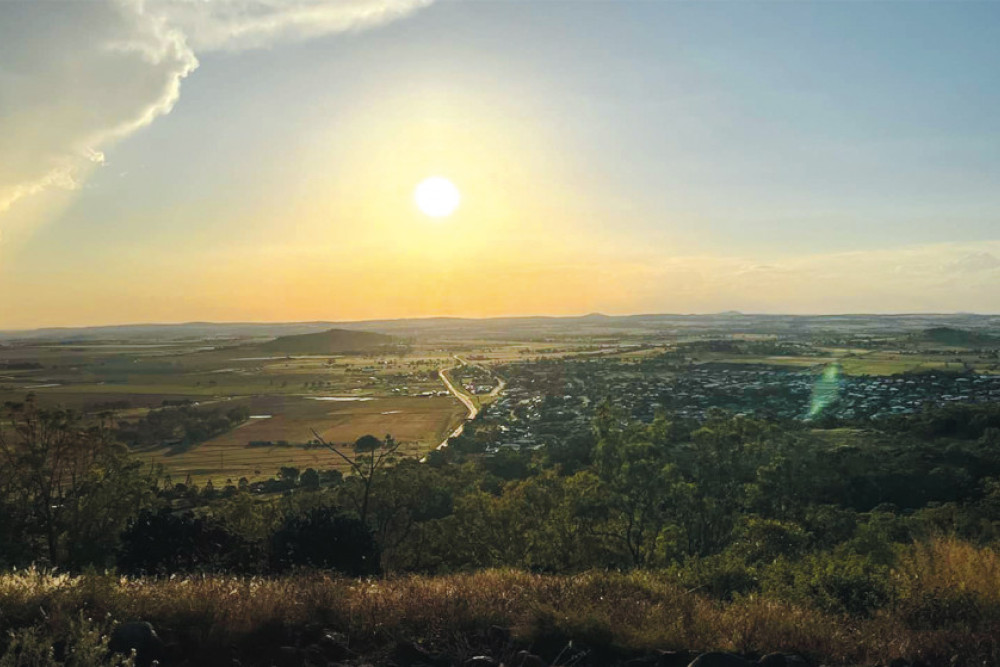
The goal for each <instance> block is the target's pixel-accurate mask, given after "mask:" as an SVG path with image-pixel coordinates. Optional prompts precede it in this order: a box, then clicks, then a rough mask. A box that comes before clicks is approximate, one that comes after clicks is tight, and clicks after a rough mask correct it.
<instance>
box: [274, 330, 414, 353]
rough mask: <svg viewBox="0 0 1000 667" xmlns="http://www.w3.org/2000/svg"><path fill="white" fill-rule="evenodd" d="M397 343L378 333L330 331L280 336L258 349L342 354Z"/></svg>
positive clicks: (370, 349)
mask: <svg viewBox="0 0 1000 667" xmlns="http://www.w3.org/2000/svg"><path fill="white" fill-rule="evenodd" d="M397 342H398V341H397V339H396V338H394V337H392V336H386V335H385V334H380V333H374V332H369V331H347V330H345V329H330V330H329V331H321V332H319V333H307V334H298V335H294V336H280V337H278V338H275V339H274V340H272V341H270V342H268V343H263V344H262V345H260V346H259V347H260V349H261V350H263V351H265V352H278V353H284V354H344V353H346V352H371V351H375V350H379V349H382V348H386V347H388V346H390V345H395V344H396V343H397Z"/></svg>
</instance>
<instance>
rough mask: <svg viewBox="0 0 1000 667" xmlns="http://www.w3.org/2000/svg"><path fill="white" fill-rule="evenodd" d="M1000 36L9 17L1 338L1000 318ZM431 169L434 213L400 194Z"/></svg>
mask: <svg viewBox="0 0 1000 667" xmlns="http://www.w3.org/2000/svg"><path fill="white" fill-rule="evenodd" d="M998 22H1000V3H997V2H969V1H962V2H946V1H941V2H809V1H808V0H803V1H801V2H749V1H746V2H744V1H729V2H724V1H712V0H692V1H685V2H679V1H678V2H670V1H666V0H663V1H657V0H646V1H642V2H633V1H630V0H614V1H611V0H608V1H587V0H566V1H558V0H536V1H532V0H520V1H513V0H496V1H486V0H435V1H431V0H208V1H205V0H169V1H168V0H146V1H145V2H143V1H142V0H78V1H74V2H56V1H53V0H37V1H32V0H23V1H22V0H5V1H4V2H0V328H6V329H12V328H30V327H37V326H73V325H94V324H111V323H129V322H183V321H195V320H210V321H298V320H357V319H374V318H393V317H426V316H442V315H447V316H469V317H487V316H501V315H532V314H548V315H571V314H584V313H588V312H604V313H608V314H626V313H640V312H642V313H668V312H669V313H687V312H697V313H706V312H718V311H724V310H740V311H744V312H771V313H844V312H869V313H878V312H991V313H995V312H1000V289H998V288H1000V187H998V186H1000V114H998V113H997V112H996V110H997V109H998V108H1000V77H998V76H997V74H996V72H997V70H998V66H1000V40H997V39H996V38H995V36H996V31H997V28H998ZM435 175H439V176H444V177H447V178H448V179H450V180H451V181H453V182H454V183H455V185H456V186H457V187H458V188H459V190H460V191H461V193H462V203H461V206H460V207H459V209H458V210H457V211H456V212H455V213H454V214H453V215H451V216H450V217H447V218H429V217H427V216H425V215H423V214H422V213H421V212H420V211H419V210H418V209H417V207H416V206H415V205H414V202H413V197H412V193H413V189H414V187H415V186H416V185H417V184H418V183H419V182H420V181H421V180H423V179H424V178H426V177H429V176H435Z"/></svg>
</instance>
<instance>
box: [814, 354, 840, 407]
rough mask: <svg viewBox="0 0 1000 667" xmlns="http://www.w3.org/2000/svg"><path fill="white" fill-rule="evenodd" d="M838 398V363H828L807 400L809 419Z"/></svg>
mask: <svg viewBox="0 0 1000 667" xmlns="http://www.w3.org/2000/svg"><path fill="white" fill-rule="evenodd" d="M839 398H840V364H836V363H835V364H830V365H829V366H827V367H826V368H825V369H823V373H822V375H820V376H819V378H818V379H817V380H816V384H814V385H813V388H812V399H811V400H810V401H809V415H808V416H809V419H813V418H815V417H818V416H819V415H820V414H822V412H823V410H825V409H826V408H827V407H828V406H829V405H832V404H833V403H836V402H837V400H838V399H839Z"/></svg>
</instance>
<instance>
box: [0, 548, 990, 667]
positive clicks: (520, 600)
mask: <svg viewBox="0 0 1000 667" xmlns="http://www.w3.org/2000/svg"><path fill="white" fill-rule="evenodd" d="M890 576H891V578H892V581H891V585H892V588H893V590H894V592H895V598H894V601H893V602H892V603H891V604H890V605H887V606H885V607H883V608H882V609H880V610H878V611H877V612H876V613H874V614H872V615H869V616H864V617H854V616H848V615H838V614H832V613H830V612H825V611H822V610H820V609H819V608H818V607H814V606H811V605H809V604H808V603H803V602H801V601H800V602H791V601H787V600H781V599H775V598H772V597H762V596H745V597H737V598H736V599H735V600H731V601H721V600H718V599H712V598H709V597H706V596H704V595H703V594H701V593H698V592H692V591H690V590H685V589H683V588H681V587H680V586H678V585H677V584H676V583H675V582H674V580H672V579H670V578H668V576H667V575H664V574H662V573H657V572H652V571H636V572H631V573H608V572H589V573H584V574H579V575H574V576H556V575H541V574H530V573H526V572H521V571H513V570H488V571H481V572H476V573H469V574H454V575H447V576H437V577H425V576H406V577H396V578H389V579H360V580H359V579H344V578H336V577H331V576H328V575H325V574H319V573H303V574H298V575H292V576H286V577H279V578H244V577H227V576H190V577H175V578H170V579H130V578H120V577H117V576H114V575H110V574H98V573H92V574H86V575H81V576H69V575H65V574H59V573H51V572H42V571H39V570H26V571H19V572H12V573H7V574H3V575H0V611H2V614H0V626H2V628H0V629H2V630H3V634H4V635H5V636H6V635H7V633H8V631H10V630H13V629H17V628H23V627H29V626H36V627H48V628H50V629H51V630H52V631H53V632H56V631H58V629H59V628H60V627H65V626H66V625H68V624H70V623H72V622H73V619H77V618H79V615H80V613H81V612H83V613H84V614H86V615H88V616H91V617H94V618H110V619H115V620H118V621H127V620H134V619H142V620H148V621H150V622H152V623H153V624H154V625H155V626H156V627H157V628H158V629H159V630H160V631H161V632H162V633H165V634H166V635H167V636H168V637H169V638H172V639H173V640H174V641H176V642H178V643H179V644H180V645H183V646H185V647H191V648H197V649H198V650H202V649H206V648H212V647H215V648H219V647H227V646H234V645H239V644H241V643H243V642H246V641H249V640H250V638H253V637H254V636H255V635H259V634H260V633H262V632H265V631H267V630H268V629H269V628H270V629H274V628H275V627H280V628H285V629H295V628H298V627H304V626H306V625H308V624H320V625H322V626H323V627H327V628H330V629H333V630H336V631H338V632H341V633H343V634H344V635H345V636H346V637H347V640H348V641H349V643H350V644H351V645H352V646H353V647H355V648H356V649H357V650H359V651H374V650H379V647H380V646H381V647H384V646H389V645H391V644H392V643H393V642H395V641H397V640H400V639H407V640H420V641H425V642H429V643H437V644H439V645H442V646H445V645H447V644H448V642H453V641H455V640H456V638H459V637H462V636H465V635H469V634H470V633H476V632H481V631H483V630H484V629H486V628H488V627H490V626H493V625H500V626H504V627H508V628H511V629H512V630H513V632H514V634H515V636H516V637H518V638H520V639H521V640H523V641H524V642H526V643H530V642H540V641H543V640H544V638H545V637H546V636H557V637H565V638H573V639H576V640H578V641H583V642H591V643H603V644H607V645H609V646H615V647H620V648H624V649H634V650H637V651H639V650H650V649H654V648H656V649H694V650H713V649H714V650H729V651H739V652H758V653H762V652H769V651H776V650H777V651H790V652H798V653H802V654H805V655H808V656H811V657H813V658H815V659H817V660H822V661H827V662H831V663H839V664H873V663H875V662H883V663H885V662H888V661H889V660H891V659H892V658H895V657H906V658H910V659H915V658H921V659H924V660H926V661H928V662H930V663H931V664H948V663H949V662H950V661H952V660H953V659H954V660H955V661H957V662H958V663H961V664H1000V649H998V644H997V639H995V638H997V637H1000V554H998V553H997V552H996V551H995V550H994V549H992V548H984V547H976V546H973V545H970V544H967V543H964V542H960V541H956V540H936V541H931V542H927V543H922V544H916V545H912V546H910V547H907V548H906V549H904V550H903V551H902V553H901V554H900V556H899V558H898V561H897V566H896V567H895V569H893V570H892V572H891V575H890Z"/></svg>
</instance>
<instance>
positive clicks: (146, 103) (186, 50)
mask: <svg viewBox="0 0 1000 667" xmlns="http://www.w3.org/2000/svg"><path fill="white" fill-rule="evenodd" d="M429 1H430V0H152V1H148V2H147V1H144V0H88V1H86V2H58V3H56V2H2V3H0V214H2V213H3V212H4V211H6V210H7V209H9V208H10V206H11V205H13V204H14V203H15V202H16V201H18V200H20V199H23V198H24V197H28V196H31V195H34V194H37V193H40V192H43V191H45V190H48V189H50V188H65V189H73V188H76V187H79V186H80V184H81V183H82V182H83V180H84V179H85V178H86V176H87V174H88V172H89V170H90V169H92V168H94V167H95V166H96V165H100V164H102V163H103V162H104V153H103V151H104V150H106V149H107V148H108V147H109V146H111V145H113V144H114V143H115V142H116V141H118V140H121V139H123V138H125V137H127V136H129V135H130V134H132V133H134V132H136V131H137V130H139V129H141V128H143V127H145V126H147V125H149V124H150V123H152V122H153V121H154V120H156V118H158V117H159V116H162V115H164V114H167V113H170V111H171V109H173V107H174V104H175V103H176V102H177V100H178V98H179V96H180V91H181V82H182V81H183V79H184V78H185V77H186V76H188V75H189V74H191V72H193V71H194V70H195V69H196V68H197V67H198V59H197V54H198V53H205V52H208V51H213V50H242V49H249V48H263V47H270V46H273V45H275V44H278V43H280V42H284V41H295V40H302V39H309V38H313V37H319V36H322V35H327V34H332V33H337V32H343V31H348V30H359V29H364V28H369V27H372V26H376V25H380V24H382V23H385V22H387V21H391V20H393V19H396V18H399V17H402V16H405V15H406V14H408V13H410V12H412V11H414V10H416V9H419V8H420V7H422V6H424V5H426V4H428V3H429Z"/></svg>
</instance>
